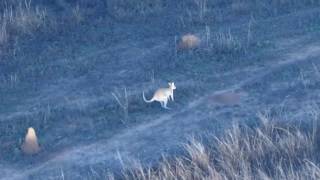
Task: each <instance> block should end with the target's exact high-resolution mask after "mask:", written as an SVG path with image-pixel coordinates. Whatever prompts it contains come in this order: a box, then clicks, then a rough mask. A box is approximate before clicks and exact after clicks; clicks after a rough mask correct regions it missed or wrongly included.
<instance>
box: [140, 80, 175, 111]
mask: <svg viewBox="0 0 320 180" xmlns="http://www.w3.org/2000/svg"><path fill="white" fill-rule="evenodd" d="M168 84H169V87H168V88H160V89H158V90H157V91H156V92H155V93H154V95H153V97H152V98H151V99H150V100H147V99H146V97H145V96H144V92H142V96H143V100H144V101H145V102H146V103H151V102H153V101H158V102H160V104H161V107H163V108H165V109H169V108H168V107H167V103H168V100H169V99H170V98H171V100H172V101H174V98H173V90H175V89H176V86H175V85H174V82H169V83H168Z"/></svg>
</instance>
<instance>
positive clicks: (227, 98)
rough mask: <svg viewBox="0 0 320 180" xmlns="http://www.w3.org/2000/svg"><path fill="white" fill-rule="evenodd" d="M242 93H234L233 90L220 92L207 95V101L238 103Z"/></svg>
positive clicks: (223, 103) (221, 103) (222, 103)
mask: <svg viewBox="0 0 320 180" xmlns="http://www.w3.org/2000/svg"><path fill="white" fill-rule="evenodd" d="M243 95H244V94H243V93H235V92H231V91H229V92H222V93H218V94H214V95H212V96H210V97H209V102H210V103H213V104H218V105H228V106H233V105H238V104H240V103H241V98H242V96H243Z"/></svg>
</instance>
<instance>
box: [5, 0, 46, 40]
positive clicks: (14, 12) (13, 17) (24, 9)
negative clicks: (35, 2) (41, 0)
mask: <svg viewBox="0 0 320 180" xmlns="http://www.w3.org/2000/svg"><path fill="white" fill-rule="evenodd" d="M31 3H32V1H31V0H24V1H17V2H13V1H12V2H11V3H8V4H6V5H5V6H3V7H2V8H0V9H1V10H3V11H2V14H0V16H1V17H0V46H5V45H6V44H7V43H8V41H9V40H10V39H13V36H17V35H20V34H30V33H32V32H34V31H35V30H37V29H39V28H40V27H41V26H43V25H44V24H45V20H46V15H47V13H46V10H45V9H41V8H39V7H32V6H31Z"/></svg>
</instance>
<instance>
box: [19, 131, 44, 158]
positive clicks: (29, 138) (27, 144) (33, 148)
mask: <svg viewBox="0 0 320 180" xmlns="http://www.w3.org/2000/svg"><path fill="white" fill-rule="evenodd" d="M21 149H22V151H23V153H25V154H27V155H33V154H37V153H38V152H39V151H40V147H39V144H38V138H37V135H36V132H35V130H34V129H33V128H32V127H29V128H28V132H27V134H26V137H25V139H24V142H23V144H22V146H21Z"/></svg>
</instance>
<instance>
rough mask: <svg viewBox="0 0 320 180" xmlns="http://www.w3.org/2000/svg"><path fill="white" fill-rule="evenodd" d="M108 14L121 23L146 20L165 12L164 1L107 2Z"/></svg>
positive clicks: (122, 0) (123, 0)
mask: <svg viewBox="0 0 320 180" xmlns="http://www.w3.org/2000/svg"><path fill="white" fill-rule="evenodd" d="M106 4H107V11H108V14H109V15H110V16H112V17H114V18H115V19H117V20H119V21H132V20H137V19H141V18H142V19H144V18H146V17H149V16H152V15H154V14H157V13H159V12H161V11H162V10H163V6H164V5H165V2H164V1H162V0H106Z"/></svg>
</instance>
